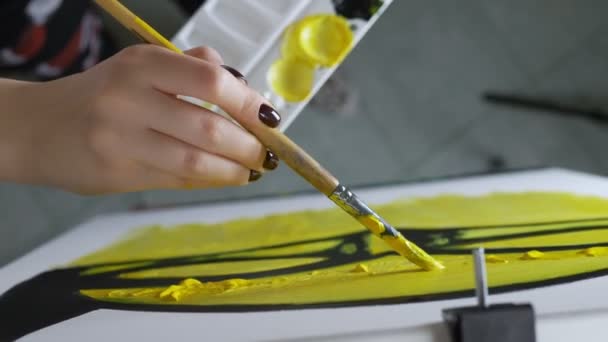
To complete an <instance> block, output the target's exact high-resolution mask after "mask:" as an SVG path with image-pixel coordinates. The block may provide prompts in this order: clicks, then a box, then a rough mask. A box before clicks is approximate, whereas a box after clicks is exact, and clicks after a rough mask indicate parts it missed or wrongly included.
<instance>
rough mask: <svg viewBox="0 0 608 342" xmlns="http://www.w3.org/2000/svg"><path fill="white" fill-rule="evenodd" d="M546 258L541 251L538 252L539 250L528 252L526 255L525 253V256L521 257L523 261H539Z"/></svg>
mask: <svg viewBox="0 0 608 342" xmlns="http://www.w3.org/2000/svg"><path fill="white" fill-rule="evenodd" d="M545 257H546V255H545V253H543V252H541V251H537V250H532V251H527V252H526V253H524V255H522V256H521V257H520V259H521V260H538V259H542V258H545Z"/></svg>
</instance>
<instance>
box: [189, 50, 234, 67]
mask: <svg viewBox="0 0 608 342" xmlns="http://www.w3.org/2000/svg"><path fill="white" fill-rule="evenodd" d="M184 54H186V55H188V56H192V57H195V58H198V59H202V60H205V61H207V62H209V63H211V64H217V65H222V64H224V60H223V59H222V56H221V55H220V53H219V52H217V50H215V49H213V48H210V47H208V46H199V47H196V48H193V49H190V50H187V51H184Z"/></svg>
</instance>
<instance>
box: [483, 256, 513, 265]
mask: <svg viewBox="0 0 608 342" xmlns="http://www.w3.org/2000/svg"><path fill="white" fill-rule="evenodd" d="M486 262H489V263H492V264H506V263H508V262H509V260H507V259H505V258H501V257H499V256H498V255H494V254H488V255H486Z"/></svg>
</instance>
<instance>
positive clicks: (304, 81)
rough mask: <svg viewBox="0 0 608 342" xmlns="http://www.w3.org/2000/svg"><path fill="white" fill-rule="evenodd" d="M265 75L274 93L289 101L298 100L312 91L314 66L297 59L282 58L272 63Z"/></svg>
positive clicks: (303, 98) (301, 99) (304, 97)
mask: <svg viewBox="0 0 608 342" xmlns="http://www.w3.org/2000/svg"><path fill="white" fill-rule="evenodd" d="M266 77H267V80H268V83H269V84H270V86H271V87H272V89H273V90H274V92H275V93H277V94H278V95H280V96H281V97H282V98H284V99H285V100H287V101H289V102H300V101H303V100H305V99H306V98H307V97H308V95H310V92H311V91H312V87H313V84H314V80H315V68H314V67H313V66H312V65H310V64H308V63H306V62H303V61H301V60H299V59H293V58H282V59H279V60H277V61H275V62H274V63H272V65H271V66H270V69H269V70H268V74H267V76H266Z"/></svg>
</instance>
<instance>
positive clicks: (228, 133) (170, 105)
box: [146, 94, 268, 171]
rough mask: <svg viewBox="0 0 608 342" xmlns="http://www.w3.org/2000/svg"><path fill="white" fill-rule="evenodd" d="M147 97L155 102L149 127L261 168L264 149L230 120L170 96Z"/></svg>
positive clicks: (254, 168)
mask: <svg viewBox="0 0 608 342" xmlns="http://www.w3.org/2000/svg"><path fill="white" fill-rule="evenodd" d="M150 100H153V101H155V103H154V105H153V106H150V108H154V110H153V111H152V112H151V113H148V114H149V115H148V116H147V117H146V121H147V124H148V125H149V127H150V128H151V129H153V130H155V131H158V132H161V133H163V134H165V135H168V136H171V137H173V138H175V139H177V140H180V141H183V142H185V143H188V144H190V145H192V146H195V147H198V148H199V149H202V150H204V151H206V152H209V153H211V154H215V155H218V156H221V157H224V158H226V159H230V160H232V161H234V162H236V163H239V164H241V165H243V166H245V167H247V168H249V169H252V170H258V171H262V169H263V168H264V162H265V159H266V155H267V152H266V148H265V147H264V146H263V145H262V144H261V143H260V142H259V141H258V140H257V138H256V137H254V136H253V135H252V134H251V133H249V132H247V131H245V130H244V129H242V128H241V127H239V126H237V125H235V124H234V123H232V122H231V121H230V120H227V119H226V118H224V117H222V116H220V115H218V114H216V113H213V112H211V111H209V110H207V109H205V108H201V107H197V106H194V105H191V104H189V103H186V102H184V101H180V100H178V99H176V98H175V97H172V96H164V94H163V96H154V97H152V96H151V97H150ZM266 166H268V165H266Z"/></svg>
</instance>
